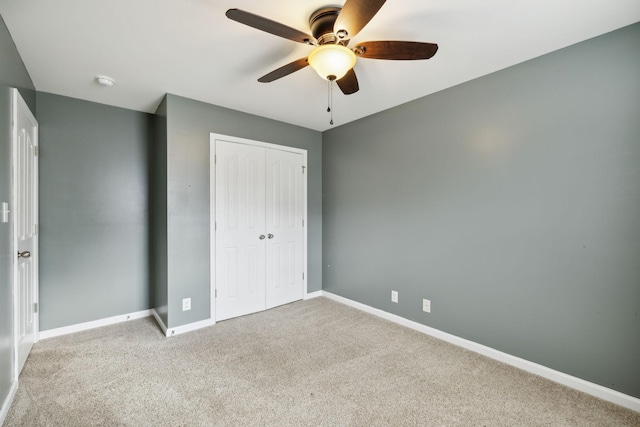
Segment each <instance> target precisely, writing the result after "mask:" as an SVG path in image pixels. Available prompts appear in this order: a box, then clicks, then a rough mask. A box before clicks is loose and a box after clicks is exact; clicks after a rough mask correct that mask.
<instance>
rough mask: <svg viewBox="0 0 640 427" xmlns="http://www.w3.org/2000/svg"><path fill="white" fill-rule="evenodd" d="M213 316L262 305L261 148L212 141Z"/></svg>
mask: <svg viewBox="0 0 640 427" xmlns="http://www.w3.org/2000/svg"><path fill="white" fill-rule="evenodd" d="M215 150H216V185H215V187H216V188H215V200H216V213H215V214H216V224H215V227H216V231H215V232H216V246H215V251H216V254H215V260H216V262H215V267H216V270H215V277H216V291H217V297H216V309H215V318H216V320H224V319H229V318H232V317H237V316H242V315H245V314H249V313H254V312H256V311H260V310H264V309H265V278H264V269H265V264H264V263H265V245H266V243H265V242H266V238H263V239H261V238H260V237H261V236H263V235H264V228H265V215H264V212H265V199H264V194H265V190H264V173H265V169H264V162H265V149H264V148H260V147H254V146H250V145H245V144H236V143H232V142H226V141H216V145H215Z"/></svg>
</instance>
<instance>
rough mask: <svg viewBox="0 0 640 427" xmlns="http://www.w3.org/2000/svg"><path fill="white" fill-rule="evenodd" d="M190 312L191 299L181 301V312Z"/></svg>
mask: <svg viewBox="0 0 640 427" xmlns="http://www.w3.org/2000/svg"><path fill="white" fill-rule="evenodd" d="M188 310H191V298H183V299H182V311H188Z"/></svg>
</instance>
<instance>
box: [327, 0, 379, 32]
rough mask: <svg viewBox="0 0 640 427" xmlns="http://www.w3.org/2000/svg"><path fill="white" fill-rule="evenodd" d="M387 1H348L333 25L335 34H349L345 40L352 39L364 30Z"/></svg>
mask: <svg viewBox="0 0 640 427" xmlns="http://www.w3.org/2000/svg"><path fill="white" fill-rule="evenodd" d="M385 1H387V0H347V1H346V3H345V4H344V6H342V10H341V11H340V14H339V15H338V18H336V22H335V23H334V24H333V32H334V33H336V34H337V35H338V37H340V34H339V31H341V30H344V31H346V32H347V36H346V37H343V38H345V39H351V38H353V37H354V36H355V35H356V34H358V33H359V32H360V30H362V29H363V28H364V26H365V25H367V23H369V21H371V18H373V17H374V16H375V14H376V13H378V10H380V8H381V7H382V5H383V4H384V3H385Z"/></svg>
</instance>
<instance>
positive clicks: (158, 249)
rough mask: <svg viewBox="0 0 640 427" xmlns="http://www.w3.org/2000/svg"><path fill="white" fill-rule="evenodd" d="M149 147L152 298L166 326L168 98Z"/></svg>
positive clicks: (158, 118)
mask: <svg viewBox="0 0 640 427" xmlns="http://www.w3.org/2000/svg"><path fill="white" fill-rule="evenodd" d="M154 125H155V126H154V135H153V145H152V146H151V148H150V149H149V159H150V160H149V165H150V168H149V172H150V174H149V206H150V209H149V229H150V233H149V279H150V283H151V288H150V292H151V301H152V307H154V308H155V310H156V312H157V314H158V316H160V319H162V322H163V323H164V324H165V326H166V325H167V324H168V323H169V319H168V312H167V304H168V292H169V289H168V281H167V98H166V97H165V98H164V99H163V100H162V102H161V103H160V105H159V106H158V108H157V109H156V113H155V116H154Z"/></svg>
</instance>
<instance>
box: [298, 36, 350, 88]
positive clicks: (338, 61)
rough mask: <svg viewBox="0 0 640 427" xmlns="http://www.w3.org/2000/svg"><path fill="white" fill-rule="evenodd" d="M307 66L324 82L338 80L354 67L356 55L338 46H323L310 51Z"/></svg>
mask: <svg viewBox="0 0 640 427" xmlns="http://www.w3.org/2000/svg"><path fill="white" fill-rule="evenodd" d="M308 61H309V65H311V68H313V69H314V70H315V71H316V73H318V75H319V76H320V77H322V78H323V79H325V80H340V79H341V78H343V77H344V75H345V74H347V71H349V70H350V69H352V68H353V66H354V65H356V54H355V53H353V51H352V50H351V49H349V48H347V47H344V46H342V45H340V44H325V45H322V46H318V47H316V48H315V49H313V50H312V51H311V53H310V54H309V57H308Z"/></svg>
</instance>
